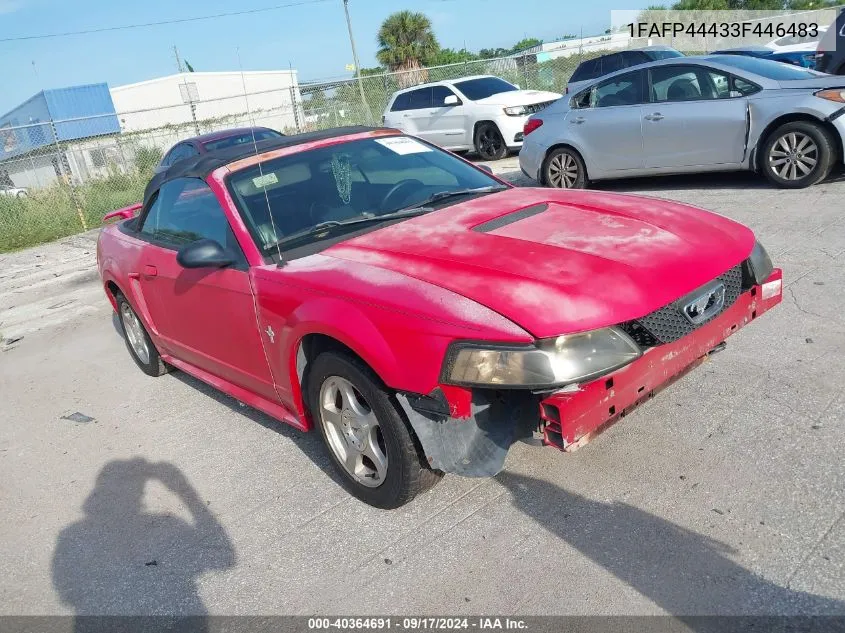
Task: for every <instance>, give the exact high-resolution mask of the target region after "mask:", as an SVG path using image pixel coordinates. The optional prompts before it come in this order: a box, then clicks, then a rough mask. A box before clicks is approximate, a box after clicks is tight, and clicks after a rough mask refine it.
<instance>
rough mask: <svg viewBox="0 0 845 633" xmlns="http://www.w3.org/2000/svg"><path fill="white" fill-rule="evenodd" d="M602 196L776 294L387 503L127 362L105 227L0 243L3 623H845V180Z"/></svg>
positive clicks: (629, 186)
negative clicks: (501, 464)
mask: <svg viewBox="0 0 845 633" xmlns="http://www.w3.org/2000/svg"><path fill="white" fill-rule="evenodd" d="M493 166H494V169H495V170H496V171H497V172H498V173H501V174H503V175H504V176H505V177H506V178H509V179H511V180H513V181H514V182H517V183H518V184H527V183H525V179H524V177H523V176H522V175H521V174H520V173H519V171H518V166H517V163H516V159H515V158H508V159H505V160H503V161H499V162H498V163H495V164H494V165H493ZM601 188H603V189H606V190H609V191H625V192H634V193H645V194H649V195H655V196H660V197H665V198H671V199H675V200H680V201H683V202H688V203H692V204H695V205H697V206H700V207H704V208H708V209H712V210H714V211H717V212H719V213H722V214H724V215H727V216H730V217H732V218H735V219H737V220H739V221H741V222H744V223H746V224H748V225H750V226H751V227H752V228H753V229H754V230H755V231H756V232H757V234H758V236H759V237H760V239H761V240H762V241H763V243H764V244H766V246H767V248H768V249H769V251H770V253H771V255H772V258H773V259H774V261H775V262H776V264H777V265H779V266H781V267H782V268H783V269H784V279H785V298H784V302H783V304H782V305H781V306H779V307H778V308H776V309H775V310H773V311H772V312H770V313H768V314H767V315H766V316H765V318H763V319H761V320H760V321H759V322H756V323H754V324H753V325H752V326H750V327H748V328H746V329H745V330H743V331H742V332H740V333H739V334H738V335H737V336H735V337H734V338H732V339H731V340H730V342H729V344H728V347H727V349H726V350H725V351H724V352H723V353H721V354H719V355H717V356H715V357H714V358H713V360H712V362H709V363H706V364H704V365H703V366H702V367H700V368H698V369H697V370H696V371H694V372H693V373H691V374H689V375H688V376H686V377H685V378H684V379H682V380H681V381H679V382H678V383H676V384H675V385H674V386H672V387H671V388H669V389H668V390H666V391H664V392H663V393H662V394H660V396H659V397H657V398H655V399H654V400H653V401H651V402H649V403H647V404H646V405H644V406H643V407H641V408H640V409H638V410H637V411H636V412H635V413H634V414H632V415H630V416H629V417H627V418H626V419H625V420H624V421H623V422H621V423H619V424H617V425H616V426H614V427H613V428H611V429H610V430H609V431H608V432H606V433H604V434H603V435H602V436H601V437H599V438H598V439H597V440H595V441H594V442H592V443H591V444H589V445H588V446H587V447H585V448H584V449H582V450H580V451H578V452H576V453H574V454H571V455H564V454H561V453H559V452H557V451H554V450H552V449H548V448H537V447H530V446H527V445H522V444H520V445H516V446H514V448H513V449H512V450H511V453H510V455H509V457H508V462H507V468H506V470H505V471H504V472H503V473H502V474H500V475H499V476H497V477H495V478H492V479H463V478H460V477H456V476H449V477H446V479H445V480H444V481H443V482H442V483H441V484H440V485H439V486H437V487H436V488H434V489H433V490H432V491H431V492H429V493H427V494H425V495H424V496H422V497H420V498H418V499H417V500H416V501H414V502H413V503H411V504H410V505H408V506H406V507H404V508H402V509H400V510H396V511H392V512H383V511H378V510H374V509H372V508H370V507H367V506H365V505H363V504H361V503H359V502H358V501H356V500H355V499H353V498H351V497H350V496H349V495H347V494H346V493H345V492H344V491H343V490H342V489H341V488H340V487H339V485H338V484H337V483H336V481H335V480H334V479H333V477H332V475H331V474H330V471H329V468H328V462H327V458H326V457H325V455H324V453H323V449H322V447H321V445H320V442H319V438H318V437H317V436H316V434H301V433H299V432H297V431H295V430H294V429H292V428H288V427H285V426H282V425H281V424H279V423H277V422H275V421H274V420H272V419H270V418H268V417H267V416H265V415H263V414H260V413H257V412H255V411H253V410H251V409H248V408H243V407H241V406H239V405H238V403H237V402H236V401H234V400H232V399H230V398H228V397H226V396H223V395H221V394H219V393H216V392H214V391H213V390H212V389H210V388H208V387H207V386H205V385H203V384H202V383H200V382H198V381H196V380H194V379H192V378H190V377H188V376H186V375H184V374H181V373H178V372H177V373H173V374H170V375H167V376H164V377H162V378H158V379H154V378H149V377H147V376H145V375H143V374H142V373H141V372H140V371H139V370H138V369H137V368H136V367H135V365H134V364H133V362H132V360H131V359H130V357H129V355H128V353H127V351H126V349H125V348H124V344H123V341H122V340H121V337H120V335H119V334H118V330H117V328H116V327H115V325H116V324H115V321H114V320H113V316H112V313H111V311H110V307H109V305H108V304H107V302H106V300H105V298H104V296H103V295H102V292H101V290H100V287H99V284H98V281H97V275H96V271H95V269H94V240H95V239H96V233H89V234H86V235H81V236H76V237H73V238H69V239H66V240H62V241H61V242H58V243H55V244H50V245H47V246H44V247H40V248H37V249H30V250H27V251H22V252H19V253H15V254H10V255H0V336H2V337H3V338H4V339H5V342H3V343H0V394H2V412H3V414H4V415H3V416H2V422H0V491H2V494H0V514H2V516H4V517H5V519H4V520H3V521H2V522H0V613H2V614H88V613H128V614H141V613H206V612H207V613H212V614H263V615H268V614H314V613H349V614H362V615H367V614H379V613H380V614H391V613H413V614H461V613H468V614H478V613H498V614H502V613H505V614H535V615H540V614H661V613H671V614H709V613H722V614H735V613H743V614H747V613H767V614H782V613H809V612H813V613H840V614H845V521H843V509H845V468H843V465H842V464H843V463H842V447H843V446H845V422H843V420H844V419H845V395H843V381H845V370H843V363H842V360H841V359H842V357H843V354H845V317H843V310H842V307H841V305H840V301H841V299H842V297H843V286H845V272H843V265H842V264H843V262H845V259H843V254H845V196H843V194H845V184H843V182H842V180H838V181H834V182H827V183H825V184H822V185H819V186H816V187H813V188H811V189H808V190H803V191H783V190H775V189H771V188H769V187H768V186H767V185H766V184H765V183H764V182H762V181H760V180H758V179H757V178H755V177H753V176H750V175H718V176H713V175H711V176H706V177H684V178H660V179H643V180H630V181H621V182H615V183H612V184H604V185H602V186H601ZM19 337H23V338H19ZM74 413H81V414H83V415H84V416H85V417H82V418H76V420H77V421H74V420H73V419H67V417H68V416H70V417H73V416H72V415H71V414H74Z"/></svg>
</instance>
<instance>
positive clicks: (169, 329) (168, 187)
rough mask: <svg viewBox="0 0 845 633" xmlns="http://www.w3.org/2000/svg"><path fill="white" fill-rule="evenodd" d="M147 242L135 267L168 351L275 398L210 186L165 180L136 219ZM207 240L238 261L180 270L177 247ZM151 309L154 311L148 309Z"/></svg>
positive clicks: (246, 283)
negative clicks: (219, 246)
mask: <svg viewBox="0 0 845 633" xmlns="http://www.w3.org/2000/svg"><path fill="white" fill-rule="evenodd" d="M137 236H138V237H139V238H141V239H143V240H146V241H147V242H149V244H148V245H147V247H146V248H145V249H144V252H143V255H142V257H141V258H140V261H139V268H140V270H138V271H135V274H136V275H137V276H138V277H139V280H140V282H141V284H142V287H143V290H144V296H145V297H146V298H148V299H147V300H148V303H150V305H154V306H155V307H154V314H153V318H154V320H155V323H156V326H157V329H158V331H159V335H160V337H161V338H162V340H163V342H164V346H165V347H166V348H167V350H168V351H169V352H170V353H171V354H172V355H173V356H175V357H176V358H179V359H181V360H183V361H186V362H188V363H190V364H192V365H195V366H196V367H198V368H200V369H202V370H204V371H207V372H209V373H211V374H213V375H214V376H217V377H220V378H223V379H225V380H227V381H229V382H231V383H234V384H236V385H239V386H241V387H244V388H246V389H248V390H250V391H254V392H256V393H258V394H260V395H262V396H263V397H265V398H268V399H272V400H274V401H276V400H278V396H277V394H276V391H275V388H274V386H273V379H272V376H271V373H270V367H269V365H268V363H267V358H266V356H265V354H264V348H263V343H262V340H261V336H260V334H259V328H258V324H257V323H258V322H257V317H256V313H255V302H254V299H253V294H252V286H251V283H250V278H249V272H248V266H247V264H246V259H245V257H244V255H243V252H242V251H241V249H240V246H239V245H238V243H237V240H236V238H235V236H234V234H233V232H232V229H231V227H230V226H229V222H228V220H227V218H226V214H225V212H224V211H223V208H222V207H221V205H220V202H219V201H218V199H217V197H216V195H215V194H214V192H213V191H212V190H211V189H210V188H209V187H208V185H207V184H206V183H205V182H204V181H202V180H200V179H198V178H177V179H174V180H171V181H168V182H165V183H164V184H163V185H162V187H161V189H160V190H159V191H158V193H157V194H156V199H155V200H154V202H153V204H152V205H151V206H150V208H149V210H148V211H147V212H146V213H145V215H144V216H143V217H142V218H141V219H140V226H139V228H138V232H137ZM199 239H212V240H215V241H216V242H218V243H219V244H221V245H222V246H223V247H225V248H226V249H227V250H229V251H230V252H231V253H232V254H233V255H234V257H235V259H236V263H235V264H233V265H231V266H228V267H225V268H192V269H187V268H183V267H182V266H181V265H180V264H179V263H178V262H177V260H176V256H177V253H178V251H179V249H180V248H182V247H184V246H186V245H187V244H190V243H191V242H194V241H196V240H199ZM151 312H153V309H151Z"/></svg>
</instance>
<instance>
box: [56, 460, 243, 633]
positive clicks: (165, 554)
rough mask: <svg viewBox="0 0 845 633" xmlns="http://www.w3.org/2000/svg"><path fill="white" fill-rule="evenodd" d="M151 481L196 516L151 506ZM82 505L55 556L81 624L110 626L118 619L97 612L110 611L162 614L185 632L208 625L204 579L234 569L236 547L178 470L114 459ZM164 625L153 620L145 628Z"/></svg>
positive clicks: (83, 627)
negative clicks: (148, 498)
mask: <svg viewBox="0 0 845 633" xmlns="http://www.w3.org/2000/svg"><path fill="white" fill-rule="evenodd" d="M151 481H158V482H160V483H161V484H162V485H164V487H165V488H167V489H168V490H169V491H170V492H172V493H173V494H174V495H175V496H176V497H177V498H178V499H179V500H180V502H181V504H182V505H183V507H184V508H185V509H186V510H187V511H188V513H189V514H190V516H191V521H190V522H189V521H186V520H184V519H182V518H180V517H178V516H174V515H173V514H170V513H154V512H149V511H147V510H146V509H145V507H144V503H143V500H144V490H145V487H146V485H147V483H148V482H151ZM82 509H83V511H84V512H85V517H84V518H83V519H82V520H80V521H77V522H76V523H73V524H71V525H69V526H67V527H66V528H64V529H63V530H62V531H61V533H60V534H59V537H58V539H57V542H56V548H55V551H54V553H53V561H52V576H53V585H54V587H55V589H56V591H57V593H58V594H59V597H60V598H61V600H62V602H63V603H65V604H67V605H69V606H70V607H72V608H73V609H74V611H75V613H76V619H75V626H74V630H76V631H100V630H109V629H110V628H111V627H112V626H113V625H114V622H111V623H110V622H109V620H108V619H104V618H102V617H96V616H103V615H120V616H126V615H129V616H149V615H160V616H164V617H166V618H170V619H172V620H173V622H172V623H170V624H171V625H172V624H178V626H177V628H178V629H179V630H186V629H187V630H191V631H202V630H205V629H206V621H205V620H206V618H205V615H206V613H207V611H206V608H205V605H204V604H203V601H202V599H201V598H200V596H199V592H198V588H197V579H198V578H199V576H200V575H202V574H203V573H205V572H208V571H212V570H225V569H230V568H231V567H233V566H234V563H235V552H234V548H233V546H232V543H231V541H230V540H229V537H228V535H227V534H226V531H225V530H224V529H223V526H222V525H220V523H219V522H218V521H217V519H216V518H215V517H214V515H213V514H212V513H211V512H210V511H209V510H208V508H207V506H206V504H205V503H204V502H203V501H202V499H201V498H200V497H199V495H198V494H197V492H196V491H195V490H194V488H193V487H192V486H191V485H190V483H189V482H188V480H187V479H186V478H185V476H184V475H183V474H182V472H181V471H180V470H179V469H178V468H176V467H175V466H173V465H172V464H168V463H151V462H148V461H146V460H145V459H141V458H135V459H130V460H125V461H122V460H116V461H112V462H109V463H108V464H106V465H105V466H104V467H103V469H102V470H101V471H100V473H99V475H98V476H97V483H96V485H95V487H94V489H93V490H92V491H91V494H90V495H89V496H88V498H87V499H86V501H85V503H84V504H83V506H82ZM177 616H193V617H191V618H189V619H178V620H177V619H176V618H177ZM135 624H139V622H136V623H135ZM163 624H164V623H163V622H157V623H155V624H154V625H153V623H152V622H149V621H146V625H145V626H144V627H141V628H147V627H148V626H149V625H153V626H154V628H160V626H161V625H163ZM132 628H137V627H132ZM169 628H171V627H169Z"/></svg>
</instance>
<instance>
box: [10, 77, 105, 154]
mask: <svg viewBox="0 0 845 633" xmlns="http://www.w3.org/2000/svg"><path fill="white" fill-rule="evenodd" d="M51 120H52V121H53V122H54V126H55V135H54V133H53V126H51V125H50V121H51ZM19 126H24V127H19ZM4 128H6V129H5V130H4ZM9 128H11V129H9ZM118 132H120V122H119V121H118V119H117V113H116V112H115V109H114V103H113V102H112V98H111V93H110V92H109V87H108V84H105V83H99V84H89V85H84V86H71V87H69V88H59V89H55V90H44V91H42V92H39V93H38V94H36V95H34V96H33V97H31V98H30V99H28V100H27V101H25V102H24V103H22V104H21V105H19V106H18V107H16V108H15V109H13V110H11V111H10V112H7V113H6V114H5V115H3V116H2V117H0V160H5V159H8V158H13V157H15V156H20V155H21V154H25V153H27V152H31V151H32V150H35V149H38V148H40V147H45V146H47V145H51V144H54V143H55V142H56V140H58V141H59V142H62V141H74V140H78V139H83V138H90V137H92V136H101V135H103V134H116V133H118Z"/></svg>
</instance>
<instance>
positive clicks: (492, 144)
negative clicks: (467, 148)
mask: <svg viewBox="0 0 845 633" xmlns="http://www.w3.org/2000/svg"><path fill="white" fill-rule="evenodd" d="M478 145H479V148H480V149H481V153H482V154H484V155H485V156H497V155H498V154H499V152H501V151H502V147H503V146H504V141H503V140H502V138H501V136H500V135H499V133H498V132H496V130H494V129H493V128H492V127H489V126H488V127H485V128H484V130H483V131H482V132H481V135H480V136H479V138H478Z"/></svg>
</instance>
